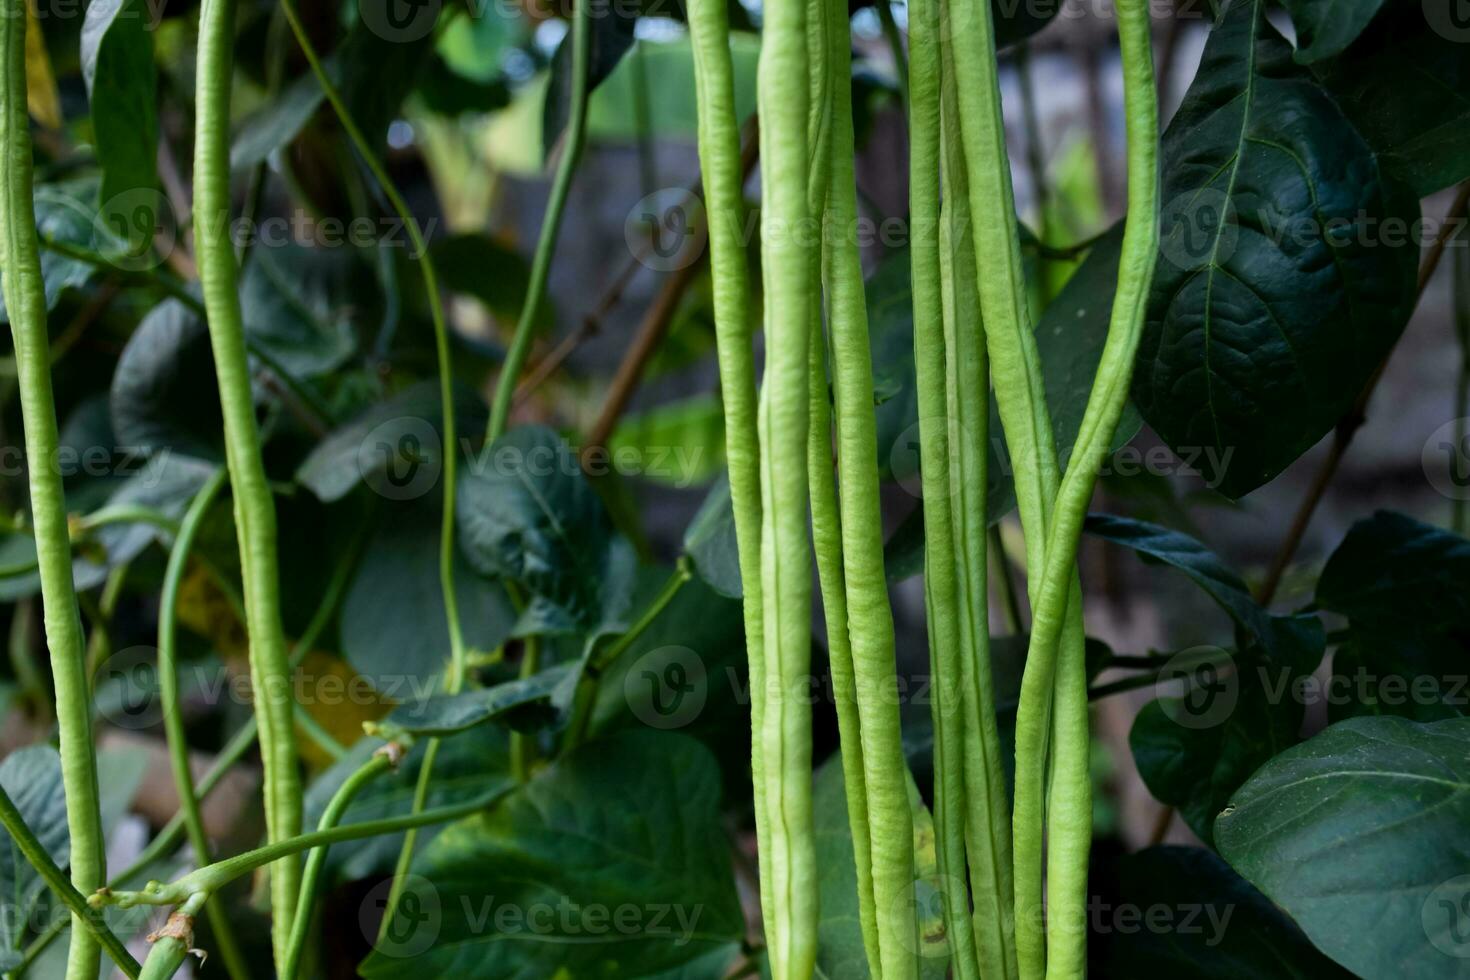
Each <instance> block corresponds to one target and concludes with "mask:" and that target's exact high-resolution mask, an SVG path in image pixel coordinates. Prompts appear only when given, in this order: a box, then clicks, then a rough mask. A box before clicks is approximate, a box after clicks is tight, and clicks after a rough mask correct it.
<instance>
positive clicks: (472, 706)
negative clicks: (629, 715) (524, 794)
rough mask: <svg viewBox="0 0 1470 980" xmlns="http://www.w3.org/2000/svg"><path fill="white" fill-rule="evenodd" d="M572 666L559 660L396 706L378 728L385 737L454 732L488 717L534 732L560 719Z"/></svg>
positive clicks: (572, 675)
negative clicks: (519, 675)
mask: <svg viewBox="0 0 1470 980" xmlns="http://www.w3.org/2000/svg"><path fill="white" fill-rule="evenodd" d="M574 666H575V665H572V664H562V665H559V666H556V667H551V668H549V669H547V670H543V671H541V672H539V673H537V674H533V675H532V676H530V677H525V678H518V679H516V680H511V681H505V682H504V683H501V684H496V685H495V686H494V687H487V688H484V689H481V690H475V691H462V692H461V693H459V694H443V695H438V696H435V697H431V698H427V699H425V700H422V701H415V702H412V703H410V704H405V705H403V706H401V707H399V708H396V709H394V711H393V713H392V714H390V715H389V716H388V717H387V719H385V720H384V721H383V722H381V723H379V724H378V725H377V726H376V732H377V734H378V735H379V736H380V737H382V738H386V739H392V738H395V737H397V735H398V734H399V733H401V732H406V733H408V734H410V735H433V736H436V737H438V736H444V735H454V734H457V733H459V732H462V731H465V730H466V729H468V728H473V727H475V726H476V725H483V724H485V723H486V722H489V721H497V720H499V721H504V722H505V723H506V724H508V725H509V726H510V727H511V728H513V729H516V730H517V731H534V730H535V729H538V728H544V727H546V726H548V725H553V724H556V723H557V722H558V719H559V718H561V717H562V716H563V715H564V714H565V712H566V709H567V708H568V707H570V705H571V697H572V693H573V692H574V691H575V689H576V683H577V672H576V671H575V670H574V669H573V667H574Z"/></svg>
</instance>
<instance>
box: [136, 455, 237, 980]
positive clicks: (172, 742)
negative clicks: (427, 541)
mask: <svg viewBox="0 0 1470 980" xmlns="http://www.w3.org/2000/svg"><path fill="white" fill-rule="evenodd" d="M228 480H229V471H228V470H225V469H224V468H221V469H219V470H217V471H216V472H215V474H214V475H213V476H211V477H210V478H209V479H208V480H207V481H206V482H205V484H204V486H203V487H201V488H200V489H199V492H198V493H196V494H195V495H194V499H193V500H192V501H191V502H190V504H189V509H188V510H187V511H186V512H185V513H184V519H183V521H182V522H181V523H180V525H179V532H178V535H177V536H176V537H175V538H174V545H173V549H172V550H171V551H170V552H169V556H168V566H167V568H166V569H165V570H164V575H163V590H162V592H161V594H160V596H159V601H158V683H159V696H160V699H161V701H162V707H163V728H164V735H165V738H166V741H167V743H168V756H169V764H170V766H171V767H172V769H173V777H174V788H175V790H176V791H177V793H178V795H179V813H180V814H181V815H182V817H183V824H184V829H185V832H186V833H187V834H188V837H189V845H190V846H191V847H193V848H194V859H195V860H196V861H199V862H201V863H204V864H207V863H209V857H210V853H211V848H210V845H209V836H208V835H207V834H206V833H205V832H204V817H203V815H202V814H201V813H200V812H199V797H198V794H197V793H196V792H195V789H194V775H193V773H192V772H191V771H190V769H189V742H188V736H187V735H186V734H185V732H184V714H183V708H182V705H181V704H180V697H179V663H178V642H177V637H178V618H177V612H178V605H179V586H180V584H181V583H182V582H183V580H184V569H185V568H186V567H187V565H188V561H189V552H190V551H191V550H192V549H193V547H194V540H195V538H196V537H197V536H198V534H199V528H200V525H202V524H203V523H204V518H205V515H207V514H208V513H209V508H210V506H211V505H212V504H213V503H214V501H215V498H217V497H218V496H219V492H220V490H221V489H222V488H223V487H224V485H225V483H226V482H227V481H228ZM208 910H209V926H210V929H211V931H212V932H213V933H214V938H215V942H216V943H217V945H218V946H219V950H220V958H221V959H222V960H223V961H224V964H225V970H226V971H227V972H228V973H229V975H230V976H231V977H233V978H235V980H240V978H243V977H247V976H249V973H250V971H249V969H248V967H246V965H245V957H244V955H243V953H242V952H241V951H240V944H239V942H238V941H237V940H236V939H235V933H234V929H233V928H232V927H231V925H230V919H229V916H228V915H226V914H225V911H224V909H223V908H222V907H221V906H220V905H219V903H218V902H216V903H214V904H212V905H210V906H208Z"/></svg>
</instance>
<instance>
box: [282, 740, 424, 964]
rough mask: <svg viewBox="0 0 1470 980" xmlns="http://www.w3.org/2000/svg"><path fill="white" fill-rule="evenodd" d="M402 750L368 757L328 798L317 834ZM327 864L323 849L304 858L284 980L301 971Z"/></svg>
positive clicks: (391, 764) (394, 746)
mask: <svg viewBox="0 0 1470 980" xmlns="http://www.w3.org/2000/svg"><path fill="white" fill-rule="evenodd" d="M402 755H403V749H402V747H401V746H399V745H398V744H397V743H394V742H389V743H388V744H387V745H384V746H382V747H381V748H379V749H378V750H377V751H376V752H374V753H373V754H372V757H371V758H370V759H368V761H367V762H365V763H363V764H362V765H361V766H360V767H358V769H357V771H356V772H354V773H352V775H350V776H348V777H347V779H346V781H345V782H343V783H342V785H341V786H339V787H338V788H337V792H335V793H333V794H332V798H331V800H330V801H328V803H327V808H326V810H324V811H323V812H322V817H321V820H319V821H318V822H317V825H316V829H317V830H318V832H321V831H328V830H331V829H332V828H333V827H335V826H337V825H338V824H339V823H341V822H342V817H343V815H344V814H346V812H347V808H348V807H349V806H351V805H352V801H353V800H354V799H356V798H357V794H358V793H360V792H361V791H362V789H363V787H364V786H366V785H367V784H368V783H369V782H371V781H372V780H373V778H374V777H376V776H377V775H378V774H379V773H381V772H384V771H386V770H388V769H391V768H393V767H394V766H396V765H398V760H399V759H400V758H402ZM326 863H327V846H326V845H323V846H321V847H317V848H313V849H312V851H311V853H310V854H309V855H307V858H306V869H305V870H304V871H303V872H302V873H301V895H300V897H299V898H298V899H297V900H296V921H294V922H293V923H291V944H290V946H289V947H288V949H287V952H286V970H285V974H284V975H285V976H286V977H287V978H295V977H296V975H297V973H298V971H299V970H300V969H301V958H302V956H303V955H304V953H305V952H306V934H307V930H308V929H309V928H310V927H311V920H312V914H313V908H314V906H315V905H316V889H317V882H318V881H320V880H321V876H322V869H323V868H324V867H326Z"/></svg>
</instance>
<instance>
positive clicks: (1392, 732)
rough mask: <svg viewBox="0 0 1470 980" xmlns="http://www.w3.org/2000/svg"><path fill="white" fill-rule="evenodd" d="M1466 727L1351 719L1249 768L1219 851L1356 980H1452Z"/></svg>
mask: <svg viewBox="0 0 1470 980" xmlns="http://www.w3.org/2000/svg"><path fill="white" fill-rule="evenodd" d="M1467 740H1470V719H1466V718H1456V719H1452V720H1448V721H1440V722H1435V723H1433V724H1418V723H1415V722H1411V721H1406V720H1403V719H1400V718H1355V719H1352V720H1350V721H1344V722H1341V723H1339V724H1336V725H1333V726H1332V727H1331V728H1328V729H1327V730H1326V731H1324V732H1323V733H1322V734H1320V735H1318V736H1316V737H1315V738H1313V739H1311V740H1310V741H1308V742H1305V743H1303V744H1302V745H1299V746H1297V747H1296V748H1294V749H1291V750H1289V751H1287V752H1285V753H1283V754H1282V755H1280V756H1279V757H1277V758H1275V759H1273V760H1271V762H1270V763H1268V764H1267V765H1265V766H1264V767H1262V769H1261V770H1260V771H1259V772H1258V773H1256V774H1255V775H1254V776H1253V777H1252V778H1251V779H1250V781H1249V782H1247V783H1246V784H1245V785H1244V786H1242V787H1241V788H1240V790H1239V791H1238V792H1237V793H1236V794H1235V795H1234V796H1233V797H1232V800H1231V805H1230V808H1229V809H1228V810H1227V811H1226V812H1225V813H1223V814H1221V816H1220V818H1219V819H1218V820H1217V821H1216V823H1215V839H1216V841H1217V842H1218V844H1219V847H1220V853H1221V854H1222V855H1224V857H1225V859H1226V860H1228V861H1229V862H1230V864H1231V866H1232V867H1234V868H1235V870H1237V871H1239V872H1240V873H1241V874H1242V875H1243V876H1245V878H1246V879H1247V880H1248V881H1250V882H1251V883H1252V884H1253V885H1255V886H1256V887H1257V888H1259V889H1260V890H1261V891H1262V892H1263V893H1265V895H1266V896H1267V897H1268V898H1270V899H1271V900H1272V901H1273V902H1275V903H1276V904H1277V905H1279V906H1281V908H1283V909H1284V910H1285V911H1286V913H1287V914H1288V915H1290V916H1291V917H1292V918H1293V919H1295V920H1296V922H1297V923H1298V924H1299V925H1300V926H1301V927H1302V930H1303V931H1304V932H1306V934H1307V935H1308V936H1309V937H1310V938H1311V940H1312V942H1313V943H1314V944H1315V945H1316V946H1317V948H1318V949H1320V950H1322V951H1323V952H1324V953H1326V954H1327V955H1328V956H1331V957H1332V958H1333V959H1335V960H1337V962H1339V963H1341V964H1342V965H1343V966H1345V967H1347V968H1348V969H1350V970H1352V971H1353V972H1354V973H1357V974H1358V975H1360V976H1365V977H1377V976H1383V977H1389V976H1403V977H1407V976H1412V977H1424V978H1438V977H1445V978H1449V977H1463V976H1464V975H1465V964H1466V963H1467V953H1470V932H1467V931H1466V926H1467V924H1470V917H1467V914H1466V910H1467V909H1470V839H1467V838H1466V836H1465V833H1464V828H1465V826H1466V824H1467V822H1470V754H1467V753H1466V751H1465V746H1466V744H1467Z"/></svg>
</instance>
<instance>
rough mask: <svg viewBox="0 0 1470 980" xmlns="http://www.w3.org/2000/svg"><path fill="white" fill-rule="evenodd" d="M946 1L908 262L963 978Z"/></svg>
mask: <svg viewBox="0 0 1470 980" xmlns="http://www.w3.org/2000/svg"><path fill="white" fill-rule="evenodd" d="M939 27H940V4H939V0H918V2H916V3H913V4H911V5H910V7H909V221H910V225H911V227H912V230H913V231H912V234H911V236H910V244H909V260H910V267H911V275H912V281H913V305H914V370H915V379H916V382H917V390H918V397H919V406H918V408H919V447H920V460H919V469H920V474H921V477H922V491H923V500H924V503H923V506H924V605H925V613H926V619H927V622H928V624H929V662H930V673H931V674H932V676H933V682H932V684H931V689H932V691H933V695H932V697H933V702H932V705H931V711H932V714H933V718H934V828H935V835H936V848H937V852H938V853H937V856H938V860H939V870H940V874H941V875H942V879H941V883H942V886H943V887H942V889H941V895H942V898H943V901H944V917H945V929H946V932H947V934H948V936H949V944H950V957H951V962H952V965H953V969H954V975H955V977H956V980H974V978H977V977H979V975H980V964H979V960H978V951H977V949H976V945H975V943H976V940H975V933H974V925H973V923H972V920H971V916H970V899H969V889H968V887H967V884H966V883H967V881H968V875H967V874H966V861H965V810H966V803H967V798H966V787H965V769H964V747H963V745H964V714H963V707H962V706H961V704H960V701H959V698H960V688H961V682H960V671H961V669H962V668H961V667H960V665H959V663H958V657H959V655H960V633H959V624H960V617H959V614H958V602H957V599H958V593H957V591H956V588H957V584H956V580H955V573H954V543H953V537H952V534H951V523H952V517H951V514H950V507H951V502H950V499H949V493H950V486H949V461H950V455H951V453H950V447H949V440H950V425H949V419H948V413H949V406H948V401H947V393H946V391H945V371H946V367H947V359H946V356H945V337H944V295H943V292H944V290H943V282H942V269H941V263H940V239H939V225H940V220H941V213H940V143H941V115H940V98H941V96H940V92H941V88H942V86H943V85H944V84H945V82H946V81H947V80H946V79H944V78H943V76H942V73H941V58H940V49H939V38H940V31H939Z"/></svg>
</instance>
